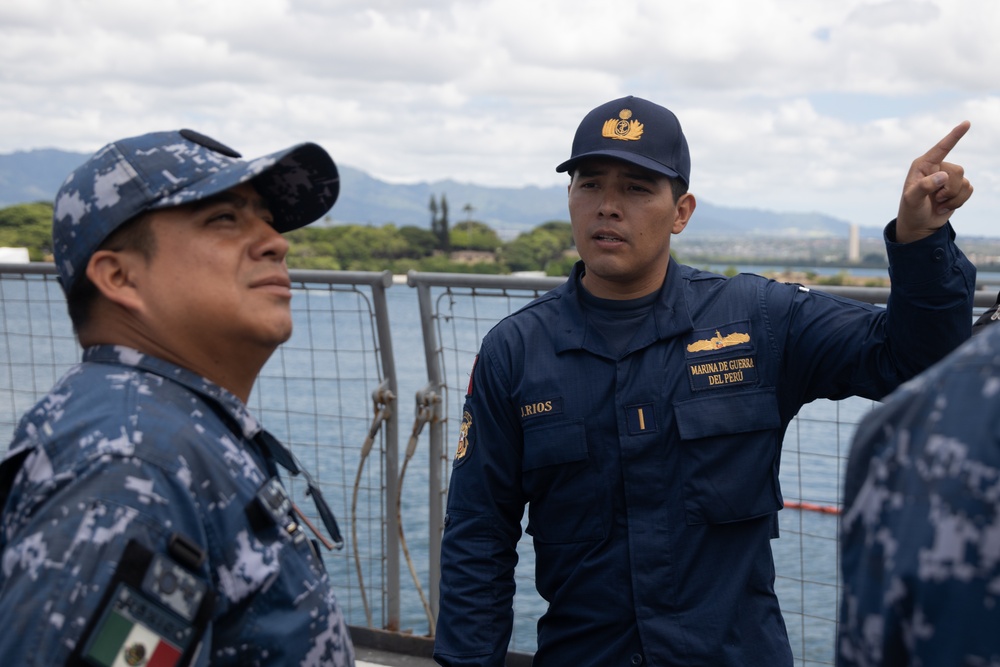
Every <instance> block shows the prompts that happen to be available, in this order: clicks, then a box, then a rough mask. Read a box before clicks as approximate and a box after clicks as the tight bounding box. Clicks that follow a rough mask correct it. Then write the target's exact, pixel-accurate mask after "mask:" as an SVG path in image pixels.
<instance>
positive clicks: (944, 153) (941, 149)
mask: <svg viewBox="0 0 1000 667" xmlns="http://www.w3.org/2000/svg"><path fill="white" fill-rule="evenodd" d="M970 127H972V123H970V122H969V121H967V120H963V121H962V122H961V123H959V124H958V125H956V126H955V127H954V128H952V130H951V132H949V133H948V134H947V135H945V137H944V139H942V140H941V141H939V142H937V144H935V145H934V146H933V147H931V149H930V150H929V151H927V152H926V153H924V156H923V159H924V160H926V161H927V162H930V163H931V164H940V163H942V162H944V159H945V158H946V157H948V153H950V152H951V149H953V148H954V147H955V145H956V144H958V140H959V139H961V138H962V137H964V136H965V133H966V132H968V131H969V128H970Z"/></svg>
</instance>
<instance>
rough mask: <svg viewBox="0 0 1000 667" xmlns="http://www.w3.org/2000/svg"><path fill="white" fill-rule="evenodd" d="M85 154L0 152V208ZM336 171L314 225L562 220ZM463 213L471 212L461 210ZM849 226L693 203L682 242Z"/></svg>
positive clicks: (453, 189) (551, 198)
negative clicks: (435, 209)
mask: <svg viewBox="0 0 1000 667" xmlns="http://www.w3.org/2000/svg"><path fill="white" fill-rule="evenodd" d="M87 157H88V155H87V154H86V153H75V152H70V151H63V150H59V149H36V150H30V151H16V152H13V153H8V154H0V207H4V206H10V205H12V204H21V203H28V202H35V201H51V200H52V199H53V198H54V197H55V193H56V191H57V190H58V189H59V186H60V185H61V184H62V181H63V179H64V178H65V177H66V176H67V175H68V174H69V173H70V172H71V171H72V170H73V169H75V168H76V167H77V166H79V165H80V164H82V163H83V161H84V160H86V159H87ZM338 167H339V169H340V178H341V189H340V198H339V199H338V200H337V204H336V205H335V206H334V208H333V210H332V211H331V213H330V215H329V216H328V218H327V220H326V221H325V222H323V223H318V224H345V223H359V224H371V225H375V226H381V225H383V224H386V223H394V224H395V225H396V226H399V227H402V226H405V225H415V226H418V227H424V228H429V227H430V219H431V214H430V208H429V205H430V200H431V197H434V198H435V200H437V202H439V203H440V201H441V198H442V197H445V198H446V199H447V201H448V208H449V210H448V220H449V222H450V223H451V224H452V225H455V224H458V223H460V222H462V221H464V220H466V219H472V220H476V221H479V222H483V223H485V224H487V225H489V226H490V227H492V228H493V229H495V230H496V231H497V233H498V234H499V235H500V236H501V237H502V238H513V237H514V236H516V235H517V234H518V233H520V232H525V231H529V230H531V229H532V228H534V227H535V226H537V225H540V224H542V223H544V222H548V221H550V220H568V219H569V214H568V212H567V210H566V188H565V187H564V186H551V187H545V188H540V187H537V186H525V187H520V188H510V187H490V186H484V185H475V184H472V183H459V182H457V181H454V180H439V181H433V182H421V183H413V184H399V183H388V182H386V181H382V180H379V179H377V178H374V177H373V176H370V175H369V174H367V173H365V172H363V171H361V170H359V169H354V168H352V167H349V166H344V165H338ZM466 207H471V210H467V208H466ZM849 227H850V224H849V223H848V222H846V221H844V220H839V219H837V218H833V217H830V216H827V215H822V214H819V213H777V212H773V211H765V210H759V209H749V208H730V207H724V206H716V205H714V204H712V203H710V202H706V201H704V200H701V199H700V200H699V201H698V210H697V212H696V213H695V217H694V218H693V219H692V222H691V224H690V225H689V226H688V228H687V229H686V230H685V231H684V234H685V235H686V236H689V237H690V236H727V237H732V236H781V237H784V238H822V237H837V238H847V236H848V229H849ZM860 231H861V236H863V237H876V238H878V237H880V236H881V228H879V227H861V228H860Z"/></svg>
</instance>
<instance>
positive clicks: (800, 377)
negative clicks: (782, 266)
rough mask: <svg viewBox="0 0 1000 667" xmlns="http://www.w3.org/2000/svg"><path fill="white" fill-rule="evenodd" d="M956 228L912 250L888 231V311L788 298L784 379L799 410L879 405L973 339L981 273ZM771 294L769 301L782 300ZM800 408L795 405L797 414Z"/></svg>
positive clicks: (815, 294)
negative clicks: (859, 402)
mask: <svg viewBox="0 0 1000 667" xmlns="http://www.w3.org/2000/svg"><path fill="white" fill-rule="evenodd" d="M954 236H955V234H954V231H953V230H952V228H951V225H950V224H948V225H945V226H944V227H942V228H941V229H940V230H938V231H937V232H936V233H935V234H933V235H931V236H929V237H927V238H925V239H922V240H920V241H915V242H913V243H908V244H900V243H896V242H895V241H894V239H895V223H894V222H893V223H890V224H889V226H888V227H886V231H885V239H886V249H887V252H888V255H889V275H890V278H891V281H892V282H891V285H892V286H891V290H890V295H889V300H888V304H887V307H886V308H885V309H883V308H880V307H876V306H869V305H868V304H862V303H859V302H856V301H851V300H849V299H843V298H838V297H834V296H831V295H829V294H825V293H823V292H822V291H821V290H800V291H798V292H797V293H795V294H794V295H792V296H791V297H790V298H791V304H790V308H789V309H788V310H787V312H788V321H787V322H786V323H785V326H786V329H785V331H786V332H787V341H786V345H785V347H784V359H785V361H784V367H783V372H784V377H785V379H786V381H787V382H788V385H787V386H788V388H789V389H790V391H789V392H788V393H787V395H788V396H791V397H792V398H794V400H795V402H797V403H798V405H801V403H805V402H808V401H811V400H814V399H816V398H832V399H840V398H844V397H847V396H851V395H859V396H864V397H866V398H872V399H881V398H882V397H884V396H885V395H887V394H888V393H890V392H891V391H892V390H893V389H895V388H896V387H897V386H899V385H900V384H901V383H902V382H905V381H906V380H908V379H910V378H912V377H913V376H915V375H916V374H917V373H919V372H921V371H922V370H924V369H925V368H928V367H929V366H931V365H932V364H934V363H935V362H937V361H939V360H940V359H942V358H943V357H944V356H946V355H947V354H948V353H949V352H951V351H952V350H954V349H955V348H956V347H958V345H960V344H961V343H962V342H963V341H964V340H966V339H967V338H969V336H970V335H971V322H972V301H973V294H974V291H975V285H976V269H975V267H974V266H973V265H972V264H971V262H969V260H968V259H967V258H966V257H965V255H964V254H963V253H962V251H961V250H960V249H959V248H958V247H957V246H956V245H955V243H954ZM779 287H785V286H777V287H775V286H773V285H772V287H771V288H770V289H771V291H772V295H771V297H770V302H771V303H772V304H773V303H774V302H775V300H780V299H783V298H785V297H784V296H777V295H776V294H775V290H776V289H778V288H779ZM795 409H797V406H796V407H795Z"/></svg>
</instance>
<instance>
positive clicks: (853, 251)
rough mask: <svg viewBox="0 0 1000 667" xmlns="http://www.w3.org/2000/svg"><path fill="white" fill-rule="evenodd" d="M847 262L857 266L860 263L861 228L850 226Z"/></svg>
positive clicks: (854, 225)
mask: <svg viewBox="0 0 1000 667" xmlns="http://www.w3.org/2000/svg"><path fill="white" fill-rule="evenodd" d="M847 261H848V262H850V263H851V264H857V263H859V262H860V261H861V228H860V227H859V226H858V225H856V224H852V225H851V227H850V232H849V234H848V238H847Z"/></svg>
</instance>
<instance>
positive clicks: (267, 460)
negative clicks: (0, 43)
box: [0, 130, 354, 667]
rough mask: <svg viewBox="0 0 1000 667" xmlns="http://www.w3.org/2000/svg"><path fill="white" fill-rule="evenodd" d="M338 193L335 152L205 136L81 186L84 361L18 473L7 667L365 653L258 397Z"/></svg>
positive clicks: (131, 143)
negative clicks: (257, 407) (313, 239)
mask: <svg viewBox="0 0 1000 667" xmlns="http://www.w3.org/2000/svg"><path fill="white" fill-rule="evenodd" d="M338 191H339V180H338V176H337V168H336V166H335V165H334V163H333V161H332V160H331V158H330V156H329V155H328V154H327V153H326V151H325V150H323V149H322V148H321V147H319V146H317V145H315V144H308V143H307V144H300V145H297V146H294V147H292V148H289V149H287V150H284V151H281V152H278V153H274V154H272V155H268V156H266V157H263V158H259V159H257V160H253V161H249V162H248V161H244V160H242V159H240V155H239V154H238V153H236V152H235V151H233V150H232V149H230V148H228V147H226V146H224V145H222V144H220V143H218V142H216V141H214V140H212V139H210V138H208V137H205V136H204V135H201V134H198V133H196V132H192V131H190V130H181V131H176V132H158V133H152V134H147V135H143V136H140V137H133V138H129V139H123V140H121V141H117V142H115V143H112V144H109V145H108V146H106V147H104V148H103V149H101V150H100V151H98V153H96V154H95V155H94V156H93V157H91V158H90V159H89V160H88V161H87V162H86V163H84V164H83V165H82V166H81V167H79V168H78V169H77V170H76V171H74V172H73V173H72V174H71V175H70V176H69V178H68V179H67V180H66V182H65V183H64V184H63V186H62V188H61V189H60V190H59V193H58V196H57V199H56V203H55V212H54V217H53V243H54V252H55V262H56V265H57V269H58V271H59V277H60V282H61V284H62V287H63V289H64V291H65V292H66V295H67V302H68V306H69V311H70V317H71V319H72V321H73V326H74V329H75V331H76V334H77V337H78V338H79V341H80V343H81V345H82V347H83V348H84V352H83V362H82V363H81V364H79V365H77V366H75V367H74V368H73V369H71V370H70V371H69V372H68V373H67V374H66V375H65V376H64V377H63V378H62V379H61V380H60V381H59V382H58V383H57V384H56V385H55V387H54V388H53V389H52V390H51V392H50V393H49V394H48V396H46V397H45V398H44V399H42V400H41V401H40V402H39V403H38V404H37V405H36V406H35V407H34V408H32V409H31V410H29V411H28V412H27V413H26V414H25V415H24V417H23V418H22V420H21V422H20V424H19V426H18V428H17V431H16V433H15V436H14V440H13V443H12V444H11V447H10V450H9V452H8V454H7V456H6V458H5V459H4V460H3V463H2V465H0V507H2V514H0V552H2V557H0V628H3V631H2V632H0V656H2V661H0V662H2V663H3V664H4V665H37V666H42V665H44V666H46V667H51V666H52V665H64V664H73V665H76V664H79V665H148V666H150V667H152V666H154V665H155V666H161V665H185V664H195V665H200V666H202V665H209V664H211V665H335V666H338V667H340V666H344V665H352V664H353V663H354V651H353V648H352V646H351V641H350V637H349V635H348V632H347V628H346V625H345V623H344V619H343V616H342V614H341V610H340V608H339V606H338V604H337V600H336V598H335V596H334V593H333V591H332V590H331V587H330V582H329V579H328V577H327V573H326V571H325V569H324V566H323V562H322V560H321V559H320V557H319V553H318V551H317V547H316V545H315V542H314V541H313V539H311V538H310V537H309V536H308V535H307V534H306V533H305V532H304V531H303V530H302V527H301V521H300V519H299V517H298V515H297V512H298V508H297V507H295V506H294V503H292V502H291V500H290V498H289V497H288V494H287V493H286V492H285V489H284V487H283V486H282V484H281V482H280V481H279V480H278V468H277V466H278V465H281V466H283V467H284V468H286V469H288V470H290V471H291V472H293V473H294V472H299V468H298V466H297V463H296V461H295V459H294V457H293V456H292V455H291V453H290V452H289V451H288V450H287V449H286V448H285V447H284V446H283V445H281V444H280V443H278V442H277V441H276V440H275V439H274V438H273V437H272V436H270V435H269V434H268V433H267V432H266V431H264V430H263V429H262V427H261V425H260V424H259V423H258V422H257V420H256V419H255V418H254V417H253V416H252V415H251V414H250V413H249V412H248V411H247V408H246V405H245V402H246V400H247V397H248V395H249V394H250V391H251V389H252V387H253V384H254V382H255V381H256V377H257V374H258V373H259V371H260V369H261V367H262V366H263V365H264V363H265V362H266V361H267V359H268V358H269V357H270V355H271V354H272V353H273V352H274V350H275V349H276V348H277V347H278V345H280V344H281V343H282V342H284V341H285V340H287V339H288V337H289V336H290V335H291V329H292V320H291V309H290V300H291V296H292V294H291V284H290V282H289V278H288V270H287V268H286V266H285V255H286V253H287V251H288V243H287V241H286V240H285V239H284V237H282V236H281V232H285V231H288V230H292V229H295V228H298V227H301V226H303V225H307V224H309V223H310V222H313V221H315V220H317V219H319V218H320V217H322V216H323V215H324V214H325V213H326V212H327V211H328V210H329V209H330V207H331V206H333V203H334V201H335V200H336V198H337V194H338ZM310 487H311V488H312V490H313V491H314V493H313V495H314V497H315V499H316V501H317V506H318V507H319V509H320V515H321V516H322V518H323V519H324V521H323V523H324V524H325V525H326V527H327V530H328V532H332V533H334V537H335V538H336V537H338V536H337V535H336V523H335V521H334V519H333V515H332V513H330V512H329V508H327V507H326V505H325V503H323V502H322V498H321V496H319V494H318V489H315V488H314V485H313V484H312V483H311V481H310ZM318 536H319V535H318Z"/></svg>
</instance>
